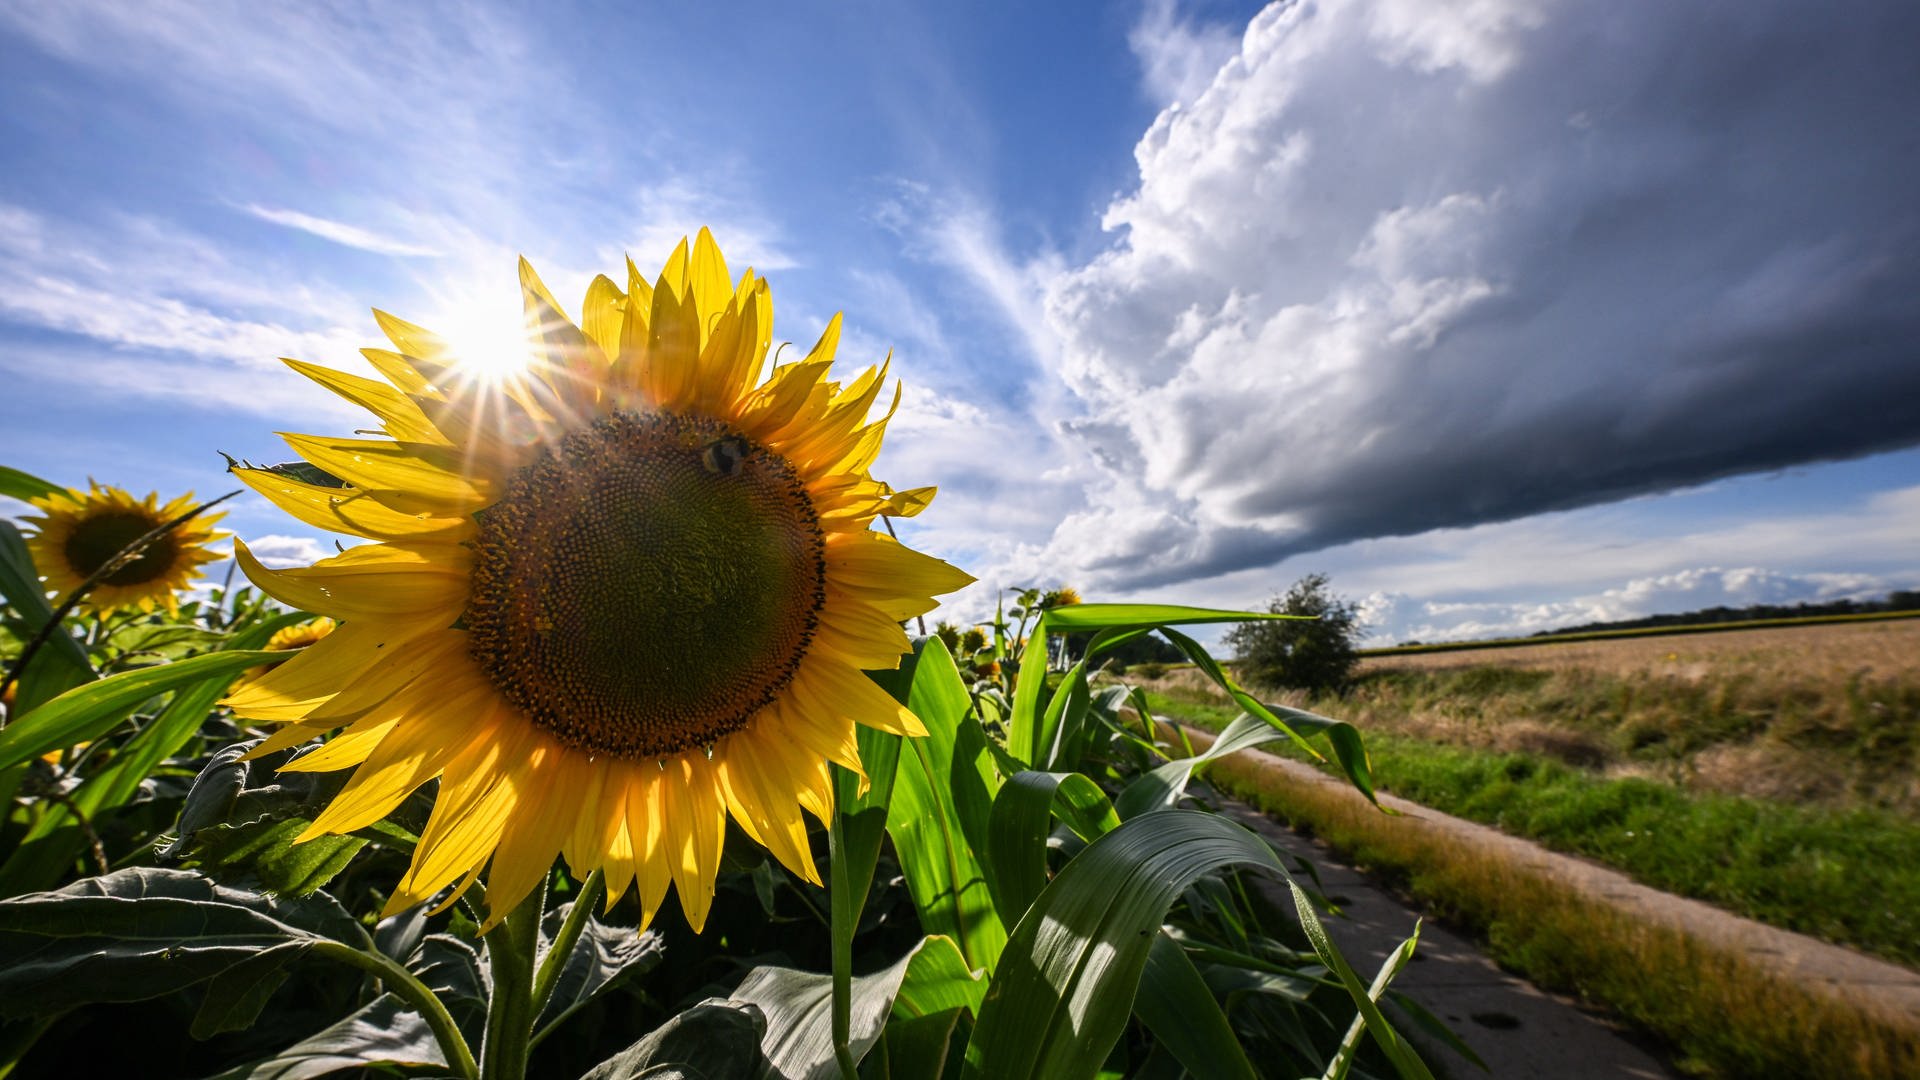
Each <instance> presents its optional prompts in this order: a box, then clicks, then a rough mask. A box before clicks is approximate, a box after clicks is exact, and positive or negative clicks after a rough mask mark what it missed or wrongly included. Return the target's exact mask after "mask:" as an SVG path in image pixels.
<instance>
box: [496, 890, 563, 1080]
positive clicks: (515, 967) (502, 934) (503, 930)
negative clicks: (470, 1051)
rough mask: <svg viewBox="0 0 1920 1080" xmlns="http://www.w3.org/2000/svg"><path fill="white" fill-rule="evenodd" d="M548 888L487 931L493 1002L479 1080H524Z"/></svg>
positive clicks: (528, 896) (534, 891)
mask: <svg viewBox="0 0 1920 1080" xmlns="http://www.w3.org/2000/svg"><path fill="white" fill-rule="evenodd" d="M546 903H547V883H546V881H545V879H542V880H541V882H540V884H539V886H538V887H536V888H535V889H534V890H533V891H532V892H531V893H528V894H527V898H526V899H525V900H522V901H521V902H520V906H519V907H517V908H514V909H513V911H512V912H510V913H509V914H508V915H507V917H506V918H504V919H502V920H500V923H499V925H497V926H495V927H494V928H493V929H492V930H489V931H487V962H488V964H489V965H491V967H492V970H493V1000H491V1001H489V1002H488V1003H487V1033H486V1036H485V1037H484V1038H482V1039H481V1041H480V1080H526V1075H527V1053H528V1043H529V1040H530V1039H531V1038H532V1036H533V1014H534V1004H533V974H534V972H533V958H534V955H535V952H536V951H537V950H538V948H539V946H540V916H541V914H542V913H543V912H544V910H545V908H546Z"/></svg>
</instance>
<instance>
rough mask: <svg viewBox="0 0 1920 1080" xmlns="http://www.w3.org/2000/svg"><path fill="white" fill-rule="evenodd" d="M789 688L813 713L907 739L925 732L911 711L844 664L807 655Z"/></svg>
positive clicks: (861, 672)
mask: <svg viewBox="0 0 1920 1080" xmlns="http://www.w3.org/2000/svg"><path fill="white" fill-rule="evenodd" d="M790 685H791V686H792V687H793V690H794V692H795V694H796V695H797V696H798V697H799V699H800V703H801V705H802V707H804V708H808V709H810V710H812V711H815V712H820V713H825V714H828V715H833V716H844V717H846V718H847V719H849V720H852V721H853V722H854V723H856V724H861V725H864V726H866V727H870V728H873V729H875V730H877V731H887V732H891V733H893V734H895V735H905V736H908V737H910V738H919V737H920V736H922V735H925V734H926V733H927V729H926V726H925V725H923V724H921V723H920V718H919V717H917V716H915V715H913V711H912V710H911V709H908V708H907V707H906V706H905V705H902V704H900V703H899V702H897V701H895V700H893V695H891V694H889V693H887V692H886V691H885V690H882V689H880V688H879V687H878V686H876V685H874V682H873V680H872V679H869V678H867V676H866V673H865V672H863V671H860V670H858V669H856V668H852V667H848V666H847V665H845V664H838V663H834V662H832V661H829V660H822V659H816V658H814V657H811V656H809V657H808V658H807V660H806V662H805V663H804V664H802V665H801V668H800V671H799V673H798V674H796V675H795V676H794V680H793V682H792V683H791V684H790Z"/></svg>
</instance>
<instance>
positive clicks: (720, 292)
mask: <svg viewBox="0 0 1920 1080" xmlns="http://www.w3.org/2000/svg"><path fill="white" fill-rule="evenodd" d="M687 285H688V286H689V288H690V289H691V290H692V292H693V303H694V312H695V316H696V317H695V320H694V322H695V325H696V326H698V327H699V328H700V337H699V342H698V344H697V345H696V346H695V348H696V349H699V348H701V347H704V346H705V345H706V343H707V338H708V337H709V336H710V335H711V333H712V329H713V326H714V325H715V322H716V321H717V320H718V319H719V318H720V314H721V313H722V312H724V311H725V310H726V309H727V305H728V304H729V303H731V302H732V300H733V276H732V275H731V274H729V273H727V260H726V259H725V258H724V257H722V256H721V254H720V245H719V244H716V243H714V242H713V234H712V233H711V232H708V231H707V229H706V226H704V225H703V226H701V228H700V234H699V235H698V236H696V237H694V240H693V260H692V262H691V263H690V264H689V266H688V268H687Z"/></svg>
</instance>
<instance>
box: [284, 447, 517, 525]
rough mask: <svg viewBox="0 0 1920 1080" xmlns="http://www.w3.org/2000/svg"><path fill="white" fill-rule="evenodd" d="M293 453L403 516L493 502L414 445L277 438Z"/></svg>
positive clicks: (472, 481) (481, 486)
mask: <svg viewBox="0 0 1920 1080" xmlns="http://www.w3.org/2000/svg"><path fill="white" fill-rule="evenodd" d="M280 437H281V438H283V439H285V440H286V441H287V445H288V446H291V447H293V452H294V453H296V454H299V455H300V456H301V457H303V458H306V459H307V460H308V461H310V462H312V463H313V464H315V465H318V466H319V467H320V468H322V469H324V470H326V471H327V472H329V473H331V474H333V475H334V476H337V477H339V478H340V479H341V480H343V481H345V482H346V483H348V484H350V485H352V486H353V487H356V488H359V489H360V490H362V491H364V492H366V493H367V494H369V495H371V496H373V497H374V498H375V499H377V500H379V501H380V502H383V503H385V504H386V505H388V506H391V507H393V508H394V509H395V510H399V511H402V512H406V513H415V514H431V515H434V516H437V517H458V516H460V515H463V514H470V513H472V512H474V511H475V510H479V509H481V508H482V507H485V506H486V505H487V504H489V503H491V502H493V498H494V496H493V492H492V491H491V490H490V485H488V484H487V483H486V482H485V481H482V480H479V479H477V478H475V477H470V476H463V475H461V473H460V472H459V470H458V467H457V463H456V462H453V461H449V460H447V459H446V457H445V455H444V454H434V455H432V456H433V457H434V458H436V459H437V460H429V459H428V457H426V456H423V454H424V453H425V452H426V451H428V450H431V449H432V448H430V447H422V446H420V445H418V444H408V445H402V444H400V443H394V442H388V441H387V440H385V439H329V438H323V437H321V436H318V435H299V434H290V433H286V432H282V433H281V435H280Z"/></svg>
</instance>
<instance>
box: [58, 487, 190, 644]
mask: <svg viewBox="0 0 1920 1080" xmlns="http://www.w3.org/2000/svg"><path fill="white" fill-rule="evenodd" d="M33 505H34V506H35V507H37V508H38V509H40V510H41V511H42V513H43V515H44V516H41V517H32V516H28V517H27V518H26V519H25V520H27V521H31V522H33V523H34V524H35V525H36V526H37V531H36V532H35V534H34V535H33V536H32V537H29V538H28V540H27V547H28V548H29V549H30V550H31V551H32V552H33V564H34V566H35V567H36V568H37V569H39V571H40V574H41V576H43V577H45V578H46V579H47V584H48V585H50V586H52V587H53V589H54V591H55V592H57V593H58V594H59V595H60V596H62V597H64V596H66V595H68V594H69V593H71V592H73V590H75V589H77V588H79V587H80V586H81V585H82V584H83V583H85V581H86V580H87V579H88V578H89V577H92V576H93V574H94V572H95V571H97V570H99V569H100V568H101V567H103V566H105V565H107V563H108V562H109V561H110V560H111V559H112V558H113V557H114V556H115V555H118V554H119V553H120V551H121V550H122V549H123V548H125V547H126V546H127V545H128V544H131V543H133V542H134V541H135V540H138V539H140V538H141V537H142V536H145V535H146V534H147V533H149V532H152V531H153V530H154V529H156V528H158V527H160V526H162V525H165V524H166V523H167V522H169V521H172V520H173V519H174V518H177V517H179V516H180V515H181V514H184V513H186V512H187V511H189V510H191V509H193V506H194V501H193V493H192V492H188V493H187V494H185V495H182V496H180V497H179V498H177V499H175V500H173V501H172V502H169V503H167V504H166V505H164V506H162V505H161V504H160V496H159V495H158V494H157V493H151V494H149V495H148V496H147V497H146V498H144V499H136V498H134V497H133V495H132V494H130V493H128V492H126V491H123V490H121V489H120V488H116V487H101V486H100V485H99V484H96V483H91V482H90V483H89V485H88V490H86V491H71V490H70V491H56V492H54V493H53V494H51V495H47V496H44V497H42V498H38V499H35V500H33ZM225 516H226V515H224V514H211V513H209V514H196V515H195V516H193V517H191V518H188V519H187V520H186V521H184V522H182V523H181V524H180V525H179V527H177V528H175V529H174V530H173V531H171V532H169V533H167V534H165V535H164V536H161V537H160V538H159V539H157V540H155V541H154V542H153V543H151V544H148V545H147V546H146V548H145V550H143V551H141V552H140V554H139V555H137V556H135V557H134V559H133V560H132V561H131V562H129V563H127V564H126V565H125V566H123V567H121V568H120V569H118V570H115V571H114V572H113V573H111V574H108V575H107V576H106V577H105V578H104V579H103V580H102V581H101V582H100V583H99V584H98V585H95V586H94V587H93V591H92V592H90V593H88V594H87V598H86V603H87V604H89V605H91V606H92V607H93V608H94V610H96V611H102V612H106V611H113V610H116V609H119V608H123V607H137V608H139V609H140V610H142V611H152V610H154V609H155V608H156V607H164V608H166V609H167V610H168V611H174V610H177V602H176V600H175V598H174V593H175V592H176V591H177V590H179V589H184V588H186V587H187V586H188V585H189V584H190V583H192V582H193V581H194V580H195V579H197V578H199V577H200V576H201V574H200V566H201V564H202V563H210V562H214V561H216V560H218V559H223V558H225V557H226V555H225V553H224V552H218V551H209V550H208V549H207V545H208V544H211V543H213V542H214V541H216V540H219V539H222V538H223V537H225V536H226V535H227V534H226V533H222V532H215V531H214V528H213V526H214V523H216V522H218V521H219V520H220V519H221V518H222V517H225Z"/></svg>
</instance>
